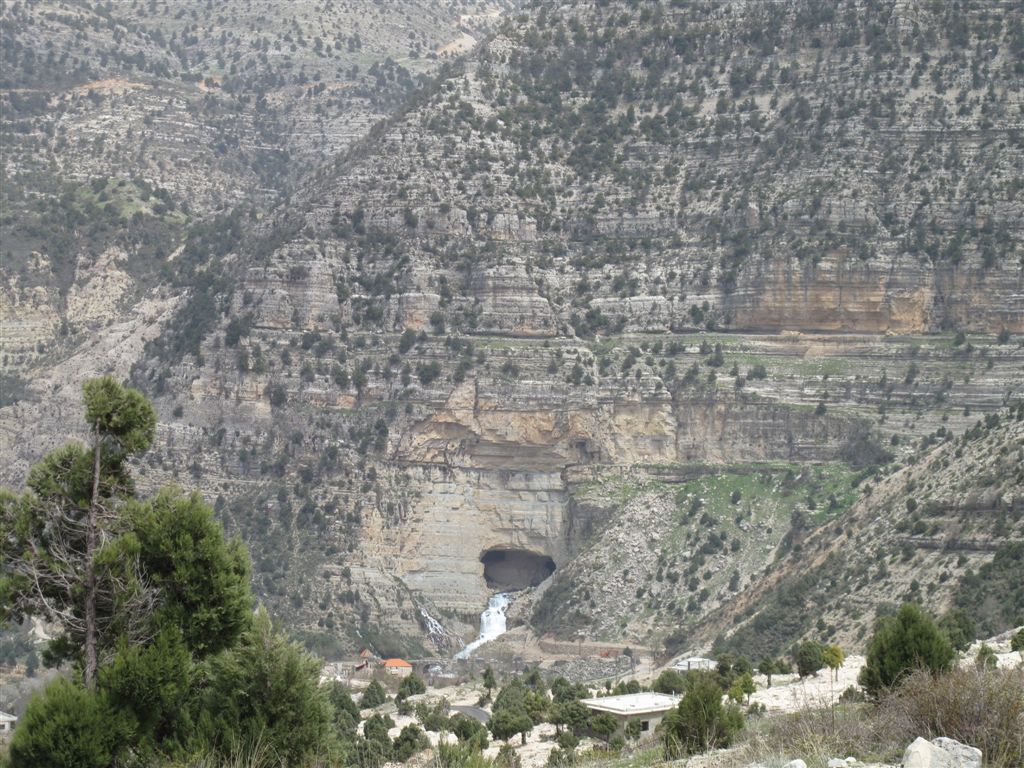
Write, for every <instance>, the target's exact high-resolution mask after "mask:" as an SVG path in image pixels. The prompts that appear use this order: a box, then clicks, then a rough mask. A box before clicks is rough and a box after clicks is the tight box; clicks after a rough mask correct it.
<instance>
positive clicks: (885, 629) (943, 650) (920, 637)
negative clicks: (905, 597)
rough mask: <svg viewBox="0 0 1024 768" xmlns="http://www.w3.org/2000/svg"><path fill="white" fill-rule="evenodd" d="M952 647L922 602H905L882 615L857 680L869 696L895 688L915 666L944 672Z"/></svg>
mask: <svg viewBox="0 0 1024 768" xmlns="http://www.w3.org/2000/svg"><path fill="white" fill-rule="evenodd" d="M954 656H955V654H954V652H953V647H952V646H951V645H950V643H949V639H948V638H947V637H946V635H945V634H943V633H942V631H940V630H939V628H938V627H936V626H935V622H934V621H932V619H931V617H930V616H929V615H928V614H927V613H925V612H924V611H923V610H922V609H921V607H920V606H917V605H914V604H913V603H906V604H904V605H903V606H902V607H901V608H900V609H899V611H898V612H897V613H896V615H895V616H886V617H883V618H882V619H881V620H880V621H879V622H878V625H877V627H876V629H875V633H874V635H873V636H872V637H871V640H870V641H869V643H868V653H867V661H866V662H865V664H864V668H863V669H862V670H861V673H860V677H859V678H858V681H859V682H860V684H861V685H862V686H863V687H864V690H865V691H867V693H868V694H869V695H870V696H878V695H879V694H881V693H882V692H884V691H886V690H888V689H891V688H893V687H894V686H896V684H897V683H899V682H900V681H901V680H902V679H903V678H904V677H906V676H907V675H908V674H910V673H911V672H912V671H914V670H915V669H927V670H930V671H932V672H944V671H946V670H948V669H949V668H950V667H951V666H952V664H953V658H954Z"/></svg>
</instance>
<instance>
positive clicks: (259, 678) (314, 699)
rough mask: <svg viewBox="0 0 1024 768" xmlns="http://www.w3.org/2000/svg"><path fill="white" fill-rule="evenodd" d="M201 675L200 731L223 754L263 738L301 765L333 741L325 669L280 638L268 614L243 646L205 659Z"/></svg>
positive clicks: (282, 756)
mask: <svg viewBox="0 0 1024 768" xmlns="http://www.w3.org/2000/svg"><path fill="white" fill-rule="evenodd" d="M198 676H199V679H198V681H197V685H198V687H199V689H200V690H201V691H202V695H201V697H200V698H199V699H198V701H197V705H198V707H197V709H198V711H197V713H196V714H195V715H194V718H195V720H196V722H197V726H198V728H197V730H198V732H199V734H200V735H201V736H202V737H203V738H204V739H205V741H206V743H207V744H209V745H211V746H213V747H214V748H215V749H217V750H218V751H222V752H228V751H229V750H230V749H232V748H235V747H237V746H238V745H240V744H245V743H247V742H248V743H254V742H255V741H256V740H257V739H259V741H260V743H262V744H264V745H266V746H267V747H268V748H270V749H272V750H273V751H274V753H275V754H276V755H277V756H278V758H279V759H280V760H282V761H283V762H285V763H287V764H299V763H301V762H302V761H303V760H304V759H306V758H307V757H308V756H310V755H311V754H313V753H315V752H316V751H317V750H318V749H319V748H320V747H321V746H322V745H323V744H324V743H325V742H326V741H327V737H328V734H329V733H330V728H331V725H332V716H331V709H330V705H329V703H328V701H327V697H326V695H325V694H324V692H323V691H322V690H320V688H319V677H320V664H319V663H318V662H317V661H316V659H314V658H313V657H312V656H310V655H309V654H307V653H306V652H305V651H304V650H302V648H300V647H299V646H298V645H296V644H295V643H292V642H290V641H289V640H288V639H287V638H285V637H284V636H283V635H281V634H280V633H278V632H276V631H274V628H273V626H272V624H271V622H270V618H269V617H268V616H267V614H266V612H265V611H263V610H262V609H261V611H260V612H259V614H258V615H257V616H256V618H255V619H254V621H253V626H252V628H251V629H250V630H248V631H247V632H246V633H245V634H244V635H243V637H242V639H241V642H240V643H239V644H238V645H237V646H236V647H234V648H231V649H229V650H227V651H224V652H223V653H220V654H217V655H215V656H212V657H210V658H209V659H207V660H206V662H204V663H203V664H202V665H201V667H200V670H199V673H198Z"/></svg>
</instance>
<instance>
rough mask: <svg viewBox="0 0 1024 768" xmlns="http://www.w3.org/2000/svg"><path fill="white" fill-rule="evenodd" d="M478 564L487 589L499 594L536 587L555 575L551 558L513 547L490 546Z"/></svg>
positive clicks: (482, 554)
mask: <svg viewBox="0 0 1024 768" xmlns="http://www.w3.org/2000/svg"><path fill="white" fill-rule="evenodd" d="M480 562H481V563H482V564H483V566H484V580H485V581H486V582H487V586H488V587H489V588H490V589H494V590H498V591H502V592H504V591H514V590H519V589H528V588H530V587H536V586H537V585H538V584H540V583H541V582H542V581H544V580H545V579H546V578H548V577H549V576H550V575H551V574H553V573H554V572H555V561H554V560H553V559H552V558H551V557H550V556H548V555H545V554H543V553H540V552H533V551H531V550H528V549H519V548H516V547H491V548H490V549H487V550H485V551H484V552H483V553H481V555H480Z"/></svg>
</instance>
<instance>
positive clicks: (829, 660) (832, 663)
mask: <svg viewBox="0 0 1024 768" xmlns="http://www.w3.org/2000/svg"><path fill="white" fill-rule="evenodd" d="M821 660H822V661H823V662H824V663H825V666H826V667H828V669H829V673H830V674H831V675H832V676H834V677H835V678H836V679H838V677H839V668H840V667H841V666H843V663H844V662H845V661H846V654H845V653H844V652H843V649H842V648H840V647H839V646H838V645H825V646H822V649H821Z"/></svg>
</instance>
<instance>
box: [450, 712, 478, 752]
mask: <svg viewBox="0 0 1024 768" xmlns="http://www.w3.org/2000/svg"><path fill="white" fill-rule="evenodd" d="M448 728H449V730H450V731H451V732H452V733H453V734H455V737H456V738H457V739H458V740H459V741H460V742H462V743H465V744H470V745H472V746H474V747H475V748H476V749H480V750H484V749H487V727H486V726H485V725H484V724H483V723H481V722H480V721H478V720H475V719H473V718H472V717H469V716H468V715H463V714H461V713H459V714H454V715H452V716H451V717H450V718H449V720H448Z"/></svg>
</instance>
